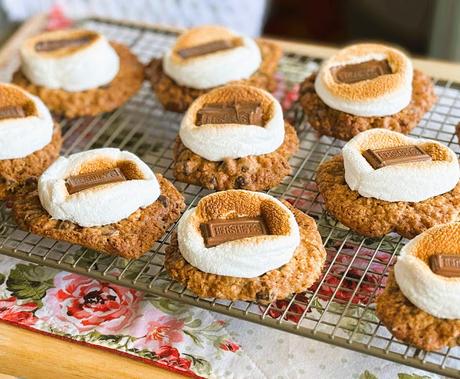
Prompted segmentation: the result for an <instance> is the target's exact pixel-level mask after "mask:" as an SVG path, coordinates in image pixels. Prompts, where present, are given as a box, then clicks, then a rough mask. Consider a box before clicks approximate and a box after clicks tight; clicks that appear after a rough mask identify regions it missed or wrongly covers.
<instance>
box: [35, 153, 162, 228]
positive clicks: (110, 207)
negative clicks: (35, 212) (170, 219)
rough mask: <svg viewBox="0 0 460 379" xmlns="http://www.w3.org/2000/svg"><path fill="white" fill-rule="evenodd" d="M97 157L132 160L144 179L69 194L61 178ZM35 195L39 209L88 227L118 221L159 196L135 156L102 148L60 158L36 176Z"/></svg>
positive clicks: (152, 179)
mask: <svg viewBox="0 0 460 379" xmlns="http://www.w3.org/2000/svg"><path fill="white" fill-rule="evenodd" d="M97 160H111V161H130V162H133V163H134V164H135V165H136V167H137V168H138V169H139V171H140V172H141V173H142V175H143V176H144V179H135V180H127V181H123V182H118V183H110V184H106V185H101V186H96V187H93V188H89V189H86V190H83V191H80V192H76V193H74V194H72V195H70V194H69V193H68V191H67V188H66V184H65V179H66V178H67V177H69V176H72V175H76V174H78V173H79V170H80V167H82V165H84V164H85V163H87V162H89V161H97ZM38 194H39V197H40V201H41V204H42V206H43V208H45V209H46V210H47V212H48V213H49V214H50V215H51V216H52V217H53V218H54V219H58V220H68V221H71V222H74V223H76V224H78V225H80V226H83V227H91V226H101V225H107V224H111V223H114V222H118V221H120V220H122V219H124V218H127V217H128V216H129V215H131V214H132V213H133V212H135V211H136V210H138V209H139V208H145V207H147V206H148V205H150V204H152V203H153V202H154V201H155V200H156V199H158V196H160V186H159V184H158V181H157V179H156V177H155V174H154V173H153V172H152V170H151V169H150V168H149V167H148V166H147V165H146V164H145V163H144V162H142V161H141V160H140V159H139V158H138V157H137V156H136V155H134V154H132V153H130V152H128V151H120V150H119V149H115V148H104V149H94V150H88V151H85V152H82V153H77V154H73V155H70V156H69V157H68V158H65V157H60V158H59V159H58V160H57V161H56V162H54V163H53V164H52V165H51V166H50V167H49V168H48V169H47V170H46V171H45V172H44V173H43V174H42V176H41V177H40V179H39V181H38Z"/></svg>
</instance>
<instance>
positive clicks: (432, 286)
mask: <svg viewBox="0 0 460 379" xmlns="http://www.w3.org/2000/svg"><path fill="white" fill-rule="evenodd" d="M459 289H460V223H450V224H444V225H439V226H436V227H433V228H431V229H428V230H427V231H426V232H424V233H422V234H420V235H419V236H417V237H416V238H414V239H413V240H411V241H409V243H407V244H406V245H405V246H404V247H403V248H402V249H401V252H400V254H399V256H398V259H397V261H396V264H395V266H394V269H393V272H392V273H391V274H390V277H389V280H388V282H387V284H386V289H385V291H384V292H383V294H381V295H380V296H379V297H378V298H377V316H378V317H379V318H380V319H381V321H382V322H383V324H384V325H386V326H387V327H388V329H389V330H390V331H391V332H392V333H393V335H394V336H395V337H396V338H399V339H401V340H403V341H405V342H407V343H409V344H411V345H414V346H416V347H418V348H420V349H424V350H429V351H431V350H438V349H441V348H443V347H451V346H456V345H459V344H460V291H459Z"/></svg>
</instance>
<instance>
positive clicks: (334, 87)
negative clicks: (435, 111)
mask: <svg viewBox="0 0 460 379" xmlns="http://www.w3.org/2000/svg"><path fill="white" fill-rule="evenodd" d="M368 61H377V62H378V63H382V62H383V63H385V64H388V66H389V68H390V69H391V73H386V74H383V75H379V76H376V77H373V78H371V79H367V80H359V79H360V78H359V77H357V76H354V75H351V76H350V77H351V78H352V79H357V80H358V81H355V82H343V81H340V80H338V79H337V77H336V76H335V75H334V72H335V70H337V69H338V68H339V67H344V66H348V65H356V64H359V63H363V62H368ZM388 66H387V67H388ZM348 67H349V66H348ZM374 69H375V68H374ZM370 71H372V70H368V73H370ZM374 74H375V72H374ZM412 76H413V68H412V62H411V60H410V59H409V58H408V57H407V56H406V55H405V54H403V53H402V52H401V51H398V50H396V49H394V48H391V47H388V46H384V45H378V44H367V43H366V44H357V45H352V46H349V47H346V48H344V49H343V50H340V51H339V52H338V53H337V54H336V55H334V56H332V57H331V58H329V59H328V60H326V61H325V62H324V63H323V64H322V65H321V68H320V71H319V73H318V75H317V77H316V80H315V90H316V93H317V94H318V96H319V97H320V98H321V100H323V101H324V102H325V103H326V104H327V105H328V106H330V107H331V108H334V109H337V110H339V111H342V112H346V113H351V114H353V115H356V116H364V117H370V116H377V117H379V116H389V115H393V114H395V113H398V112H399V111H401V110H402V109H404V108H405V107H407V106H408V105H409V103H410V101H411V98H412Z"/></svg>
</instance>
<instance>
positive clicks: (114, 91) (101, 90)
mask: <svg viewBox="0 0 460 379" xmlns="http://www.w3.org/2000/svg"><path fill="white" fill-rule="evenodd" d="M110 45H111V46H112V47H113V49H114V50H115V52H116V54H117V55H118V57H119V61H120V66H119V71H118V73H117V74H116V76H115V77H114V79H113V80H112V81H111V82H110V83H108V84H106V85H102V86H99V87H97V88H92V89H87V90H82V91H74V92H70V91H65V90H63V89H53V88H47V87H44V86H41V85H36V84H33V83H32V82H31V81H30V80H29V79H28V78H27V77H26V76H25V75H24V73H23V72H22V71H21V70H18V71H16V72H15V73H14V75H13V79H12V81H13V83H15V84H17V85H19V86H21V87H22V88H24V89H26V90H27V91H29V92H30V93H32V94H35V95H37V96H39V97H40V98H41V99H42V100H43V102H44V103H45V104H46V105H47V106H48V108H49V109H50V110H51V111H52V112H54V113H56V114H62V115H64V116H65V117H68V118H73V117H80V116H96V115H98V114H100V113H104V112H111V111H113V110H115V109H116V108H118V107H120V106H122V105H123V104H124V103H125V102H126V101H128V100H129V98H131V97H132V96H133V95H134V94H136V92H137V91H138V90H139V88H140V87H141V85H142V82H143V80H144V68H143V65H142V64H141V63H140V62H139V61H138V59H137V57H136V56H135V55H134V54H133V53H131V51H130V50H129V48H128V47H126V46H124V45H122V44H120V43H117V42H111V43H110Z"/></svg>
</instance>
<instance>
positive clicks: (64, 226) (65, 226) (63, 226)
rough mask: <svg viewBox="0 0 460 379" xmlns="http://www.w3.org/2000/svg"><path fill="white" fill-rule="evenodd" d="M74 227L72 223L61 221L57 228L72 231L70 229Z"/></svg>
mask: <svg viewBox="0 0 460 379" xmlns="http://www.w3.org/2000/svg"><path fill="white" fill-rule="evenodd" d="M73 226H74V224H73V223H71V222H70V221H67V220H63V221H59V224H58V225H57V228H58V229H61V230H70V229H73Z"/></svg>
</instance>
